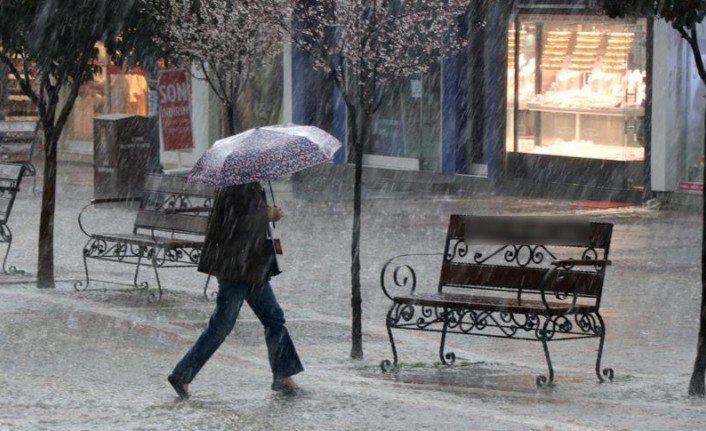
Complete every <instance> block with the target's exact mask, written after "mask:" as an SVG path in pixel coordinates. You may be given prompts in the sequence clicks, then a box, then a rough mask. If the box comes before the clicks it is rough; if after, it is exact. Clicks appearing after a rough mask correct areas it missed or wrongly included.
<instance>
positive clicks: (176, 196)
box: [134, 174, 215, 235]
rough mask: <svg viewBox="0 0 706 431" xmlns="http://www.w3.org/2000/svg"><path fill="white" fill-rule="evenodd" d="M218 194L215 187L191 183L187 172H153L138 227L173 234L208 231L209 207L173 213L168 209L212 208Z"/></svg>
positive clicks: (135, 229)
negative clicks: (169, 173)
mask: <svg viewBox="0 0 706 431" xmlns="http://www.w3.org/2000/svg"><path fill="white" fill-rule="evenodd" d="M214 194H215V191H214V189H213V188H212V187H208V186H204V185H199V184H192V183H188V182H187V179H186V177H185V176H181V175H155V174H150V175H148V176H147V178H146V180H145V187H144V190H143V195H142V198H143V201H142V204H141V206H140V209H139V211H138V213H137V218H136V219H135V225H134V231H135V232H136V233H137V232H138V231H140V230H141V229H145V230H150V231H152V230H154V231H162V232H165V233H168V234H170V235H173V234H177V233H179V234H188V235H204V234H205V233H206V228H207V226H208V217H209V215H210V213H209V212H208V211H202V212H194V213H176V214H169V213H168V212H167V210H169V209H184V208H194V207H200V208H210V207H211V206H212V204H213V197H214Z"/></svg>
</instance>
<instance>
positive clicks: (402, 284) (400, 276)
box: [380, 253, 444, 300]
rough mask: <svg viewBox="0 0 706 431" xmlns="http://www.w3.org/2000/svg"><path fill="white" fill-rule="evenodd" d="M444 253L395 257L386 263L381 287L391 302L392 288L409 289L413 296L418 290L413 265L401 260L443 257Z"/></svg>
mask: <svg viewBox="0 0 706 431" xmlns="http://www.w3.org/2000/svg"><path fill="white" fill-rule="evenodd" d="M443 255H444V253H410V254H401V255H399V256H395V257H393V258H391V259H389V260H388V261H387V262H385V265H384V266H383V267H382V271H381V272H380V287H381V288H382V292H383V293H384V294H385V296H387V297H388V298H389V299H390V300H392V298H393V296H392V295H391V294H390V288H392V287H393V286H394V287H397V288H403V289H409V293H410V294H413V293H414V290H415V289H416V288H417V273H416V272H415V271H414V268H413V267H412V265H410V264H407V263H403V262H399V260H400V259H403V258H405V257H411V256H443Z"/></svg>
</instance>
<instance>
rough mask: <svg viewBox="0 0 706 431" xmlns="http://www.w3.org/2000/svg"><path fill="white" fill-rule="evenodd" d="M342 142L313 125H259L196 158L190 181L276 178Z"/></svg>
mask: <svg viewBox="0 0 706 431" xmlns="http://www.w3.org/2000/svg"><path fill="white" fill-rule="evenodd" d="M342 145H343V144H341V142H340V141H339V140H338V139H336V138H334V137H333V136H331V135H330V134H328V133H326V132H324V131H323V130H321V129H319V128H317V127H314V126H298V125H291V124H290V125H278V126H267V127H258V128H256V129H250V130H247V131H245V132H243V133H240V134H238V135H235V136H231V137H228V138H225V139H221V140H220V141H217V142H216V143H215V144H214V145H213V147H211V149H209V150H208V151H206V153H204V155H203V156H201V158H200V159H199V161H198V162H196V165H195V166H194V168H193V169H192V170H191V174H190V175H189V181H191V182H195V183H202V184H208V185H211V186H214V187H227V186H232V185H235V184H247V183H252V182H256V181H265V180H275V179H278V178H282V177H286V176H288V175H291V174H293V173H295V172H298V171H301V170H303V169H306V168H308V167H311V166H314V165H318V164H321V163H324V162H326V161H330V160H331V159H332V158H333V155H334V154H335V153H336V151H338V149H339V148H341V147H342Z"/></svg>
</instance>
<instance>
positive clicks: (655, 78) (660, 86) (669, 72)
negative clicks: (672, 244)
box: [651, 21, 688, 191]
mask: <svg viewBox="0 0 706 431" xmlns="http://www.w3.org/2000/svg"><path fill="white" fill-rule="evenodd" d="M686 48H687V46H686V44H685V43H684V41H683V40H682V38H681V36H679V33H677V32H676V31H674V29H673V28H672V27H671V26H670V25H669V24H667V23H665V22H663V21H656V22H655V24H654V43H653V59H654V60H653V66H652V67H653V68H652V142H651V145H652V147H651V149H652V156H651V163H652V190H654V191H674V190H676V189H677V187H678V185H679V181H681V180H682V174H683V160H684V148H685V146H686V125H687V121H686V107H687V97H686V92H687V88H688V86H687V80H686V79H685V78H686V77H685V76H684V75H685V73H684V70H685V68H686V66H687V62H686Z"/></svg>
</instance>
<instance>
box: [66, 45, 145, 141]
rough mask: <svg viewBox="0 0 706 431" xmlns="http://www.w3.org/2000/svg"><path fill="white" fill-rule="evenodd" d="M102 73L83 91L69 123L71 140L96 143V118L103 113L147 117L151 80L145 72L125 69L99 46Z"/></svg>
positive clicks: (85, 85) (83, 88)
mask: <svg viewBox="0 0 706 431" xmlns="http://www.w3.org/2000/svg"><path fill="white" fill-rule="evenodd" d="M97 48H98V52H99V55H98V60H97V62H98V64H100V65H101V66H102V68H101V71H100V72H98V73H96V74H94V75H93V79H92V80H91V81H89V82H87V83H85V84H84V85H83V86H81V89H80V90H79V95H78V97H77V98H76V102H75V104H74V108H73V110H72V111H71V116H70V118H69V121H68V138H69V140H71V141H93V118H94V117H95V116H97V115H102V114H115V113H124V114H134V115H147V112H148V111H147V92H148V88H147V79H146V78H145V73H144V71H143V70H142V69H139V68H138V69H131V70H123V69H121V68H120V67H118V66H115V65H113V64H111V63H110V61H109V59H107V58H106V54H105V48H104V47H103V46H102V45H101V44H98V45H97Z"/></svg>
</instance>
